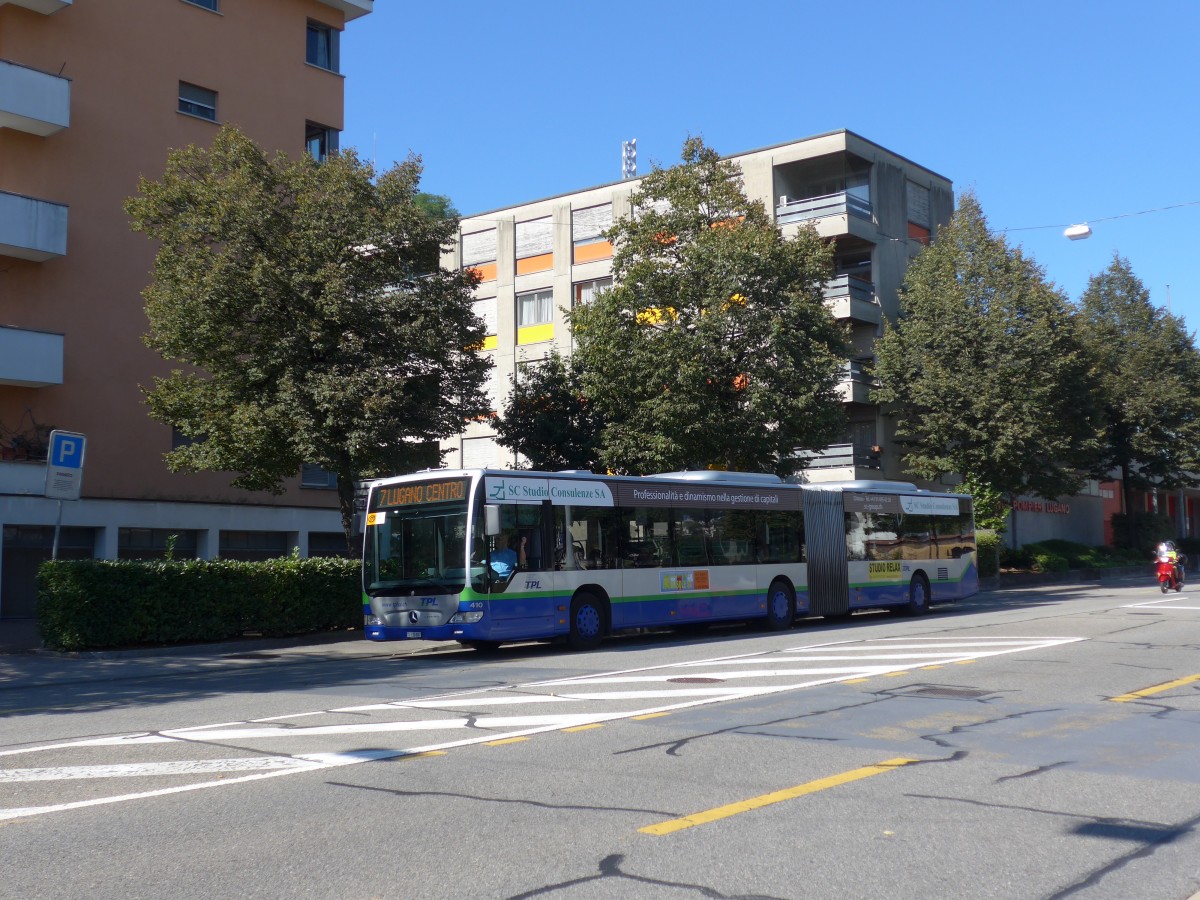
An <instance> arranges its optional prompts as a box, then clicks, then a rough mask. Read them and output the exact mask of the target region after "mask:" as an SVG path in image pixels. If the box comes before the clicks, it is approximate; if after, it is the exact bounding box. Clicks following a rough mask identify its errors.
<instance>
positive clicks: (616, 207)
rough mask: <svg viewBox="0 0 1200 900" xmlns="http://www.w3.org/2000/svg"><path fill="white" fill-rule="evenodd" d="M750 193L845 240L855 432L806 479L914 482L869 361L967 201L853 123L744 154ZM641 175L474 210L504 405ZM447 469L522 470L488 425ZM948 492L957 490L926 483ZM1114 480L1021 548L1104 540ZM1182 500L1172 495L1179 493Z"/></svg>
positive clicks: (1029, 529)
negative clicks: (927, 250)
mask: <svg viewBox="0 0 1200 900" xmlns="http://www.w3.org/2000/svg"><path fill="white" fill-rule="evenodd" d="M727 158H728V159H730V160H732V161H733V162H735V163H737V165H738V166H739V167H740V168H741V171H742V177H743V181H744V187H745V192H746V194H747V196H749V197H750V198H752V199H757V200H759V201H761V202H762V203H763V204H764V205H765V206H766V208H767V209H768V210H774V213H775V221H776V222H777V224H778V225H779V227H780V228H781V229H783V231H784V233H785V234H787V233H789V232H794V231H795V230H796V229H798V228H800V227H801V225H802V224H804V223H809V222H811V223H813V224H814V225H815V226H816V228H817V231H818V233H819V234H820V235H821V236H822V237H825V238H827V239H829V240H830V241H832V242H833V244H834V248H835V277H834V278H833V279H832V280H831V281H830V282H828V284H827V286H826V289H825V297H826V300H827V302H828V304H829V307H830V309H831V310H832V312H833V314H834V315H835V316H836V317H837V318H838V319H840V320H842V321H844V322H846V323H848V325H849V326H850V330H851V335H852V341H851V344H852V357H851V358H850V359H849V360H848V361H847V363H846V365H845V370H844V375H843V379H842V382H841V386H840V390H841V395H842V400H843V402H844V403H845V409H846V418H847V421H848V427H847V431H846V434H845V435H844V436H843V440H842V441H840V442H839V443H837V444H834V445H832V446H830V447H827V448H825V449H824V450H823V451H821V452H820V453H818V454H815V455H814V456H813V457H812V459H811V460H810V465H809V468H808V469H807V470H806V471H805V473H804V476H803V477H804V479H805V480H807V481H810V482H819V481H843V480H853V479H885V480H893V481H911V480H912V477H911V476H910V475H908V474H907V473H906V472H905V471H904V469H903V466H902V461H901V458H900V453H899V449H898V447H897V446H896V443H895V429H894V426H893V424H892V422H891V421H890V419H889V418H888V417H887V416H884V415H883V414H882V413H881V411H880V409H879V407H878V406H876V405H875V404H872V403H871V402H870V383H869V380H868V379H867V377H866V376H865V374H864V364H865V363H866V362H867V361H869V360H870V359H871V356H872V348H873V345H874V341H875V338H876V337H877V336H878V335H879V334H880V333H881V327H882V323H883V321H884V320H885V319H888V320H894V319H895V317H896V315H897V313H898V311H899V295H898V291H899V288H900V286H901V284H902V282H903V279H904V274H905V271H906V270H907V268H908V264H909V262H910V260H911V259H912V258H913V257H914V256H916V254H917V253H919V252H920V250H921V248H922V247H923V246H924V245H925V244H926V243H928V242H929V241H930V240H931V239H934V238H935V237H936V234H937V229H938V228H939V227H940V226H942V225H944V224H945V223H946V222H948V221H949V219H950V215H951V213H952V212H953V209H954V196H953V185H952V184H951V182H950V181H949V179H947V178H944V177H943V176H941V175H938V174H937V173H935V172H932V171H930V170H929V169H927V168H925V167H924V166H921V165H918V164H917V163H914V162H912V161H910V160H908V159H905V158H904V157H902V156H899V155H897V154H896V153H893V152H892V151H890V150H887V149H886V148H884V147H881V146H880V145H878V144H875V143H873V142H871V141H869V140H866V139H865V138H863V137H860V136H859V135H857V134H854V133H853V132H849V131H835V132H831V133H828V134H821V135H816V136H814V137H809V138H805V139H803V140H799V141H794V142H791V143H787V144H780V145H778V146H774V147H765V148H763V149H760V150H753V151H750V152H747V153H737V154H733V155H731V156H729V157H727ZM637 184H638V181H637V179H636V178H634V179H629V180H623V181H618V182H615V183H611V184H606V185H601V186H599V187H594V188H589V189H587V190H582V191H577V192H574V193H570V194H564V195H561V196H557V197H549V198H547V199H544V200H536V201H532V202H529V203H521V204H518V205H515V206H509V207H505V208H502V209H496V210H491V211H488V212H484V213H480V214H478V215H474V216H470V217H467V218H465V219H464V220H463V222H462V227H461V239H460V242H459V246H458V247H457V248H456V250H455V251H454V253H452V254H450V255H448V257H447V258H446V259H445V260H444V264H445V265H448V266H463V267H467V266H470V267H474V268H476V269H478V270H479V271H480V273H481V274H482V276H483V281H482V283H481V284H480V285H479V286H478V288H477V289H476V296H477V298H478V299H477V300H476V304H477V311H478V313H479V315H480V316H481V317H482V318H483V319H484V321H486V322H487V323H488V325H489V332H490V336H489V337H488V339H487V342H486V343H485V348H486V349H488V350H489V351H490V352H492V353H493V354H494V359H495V363H496V366H495V369H494V370H493V381H492V384H491V386H490V390H491V396H492V399H493V405H494V407H495V408H499V406H500V405H501V404H502V403H503V400H504V398H505V396H506V395H507V393H508V390H509V386H510V384H511V381H510V379H511V378H512V376H513V373H514V372H517V373H518V378H519V377H520V375H519V370H520V368H521V366H522V365H523V364H526V363H536V361H537V360H540V359H543V358H544V357H545V356H546V355H547V354H548V353H549V352H550V350H551V349H552V348H554V349H557V350H558V351H559V352H560V353H563V354H569V353H570V350H571V334H570V331H569V329H568V327H567V323H566V321H565V317H564V315H563V312H562V309H563V308H564V307H569V306H571V305H572V304H575V303H585V302H587V300H588V298H589V297H590V296H591V295H592V294H593V293H594V292H595V291H596V290H600V289H603V288H605V287H607V286H609V285H611V284H612V277H611V272H612V253H613V248H612V246H611V245H610V244H609V243H608V242H607V241H604V240H603V239H602V238H601V237H600V232H602V231H603V230H604V229H606V228H607V227H608V226H609V225H610V224H611V223H612V221H613V219H614V217H620V216H624V215H627V214H628V212H629V195H630V194H631V193H632V192H633V190H634V189H636V187H637ZM443 449H444V450H446V451H447V456H446V464H447V465H448V466H459V465H462V466H464V467H473V466H511V465H513V464H515V463H516V462H517V460H516V459H515V458H514V456H513V454H512V453H511V452H510V451H507V450H505V449H504V448H502V447H500V446H498V445H497V444H496V443H495V436H494V432H493V431H492V429H491V427H490V426H489V425H488V424H487V422H477V423H472V424H470V425H469V426H468V428H467V429H466V430H465V431H464V432H463V433H462V435H460V436H459V437H458V438H455V439H452V440H450V441H446V442H444V444H443ZM922 486H924V487H929V488H933V489H935V490H936V489H938V488H939V487H940V488H941V489H946V487H947V486H944V485H943V486H940V485H930V484H924V485H922ZM1113 496H1114V491H1113V486H1112V485H1103V486H1102V485H1099V484H1098V483H1096V482H1092V483H1090V484H1089V485H1088V487H1087V488H1086V490H1085V491H1084V492H1083V493H1081V494H1080V495H1077V496H1075V497H1070V498H1063V499H1061V500H1060V501H1058V502H1046V501H1043V500H1041V499H1039V498H1022V499H1021V500H1020V501H1019V502H1018V503H1017V506H1016V508H1015V509H1014V511H1013V516H1014V517H1015V519H1016V525H1017V530H1019V532H1020V534H1021V536H1022V537H1021V540H1022V543H1028V542H1033V541H1040V540H1045V539H1047V538H1051V537H1065V538H1069V539H1072V540H1078V541H1082V542H1084V543H1087V544H1093V545H1094V544H1101V543H1104V542H1105V540H1106V537H1111V535H1106V532H1105V528H1106V522H1107V521H1108V520H1109V519H1110V518H1111V511H1106V506H1105V504H1109V505H1111V502H1112V497H1113ZM1167 502H1173V501H1167Z"/></svg>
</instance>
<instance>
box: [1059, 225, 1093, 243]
mask: <svg viewBox="0 0 1200 900" xmlns="http://www.w3.org/2000/svg"><path fill="white" fill-rule="evenodd" d="M1063 236H1064V237H1066V238H1068V239H1069V240H1072V241H1082V240H1083V239H1084V238H1089V237H1091V236H1092V228H1091V226H1090V225H1088V224H1087V223H1086V222H1085V223H1084V224H1082V225H1072V226H1070V227H1069V228H1067V230H1066V231H1064V232H1063Z"/></svg>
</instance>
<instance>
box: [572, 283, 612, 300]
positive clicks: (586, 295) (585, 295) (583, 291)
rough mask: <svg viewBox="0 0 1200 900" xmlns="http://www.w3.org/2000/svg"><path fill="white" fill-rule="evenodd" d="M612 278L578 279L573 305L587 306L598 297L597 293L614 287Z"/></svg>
mask: <svg viewBox="0 0 1200 900" xmlns="http://www.w3.org/2000/svg"><path fill="white" fill-rule="evenodd" d="M612 283H613V282H612V279H611V278H593V279H592V280H591V281H577V282H576V283H575V296H574V298H573V305H575V306H586V305H587V304H589V303H591V302H592V301H593V300H595V299H596V295H597V294H599V293H600V292H601V291H607V290H611V289H612Z"/></svg>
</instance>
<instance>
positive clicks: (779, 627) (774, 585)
mask: <svg viewBox="0 0 1200 900" xmlns="http://www.w3.org/2000/svg"><path fill="white" fill-rule="evenodd" d="M795 621H796V594H795V592H794V591H793V590H792V586H791V585H790V584H788V583H787V582H786V581H784V580H783V579H782V578H776V579H775V580H774V581H772V582H771V586H770V587H769V588H767V617H766V619H764V620H763V625H764V626H765V627H766V629H767V631H784V630H786V629H788V628H791V627H792V624H793V623H794V622H795Z"/></svg>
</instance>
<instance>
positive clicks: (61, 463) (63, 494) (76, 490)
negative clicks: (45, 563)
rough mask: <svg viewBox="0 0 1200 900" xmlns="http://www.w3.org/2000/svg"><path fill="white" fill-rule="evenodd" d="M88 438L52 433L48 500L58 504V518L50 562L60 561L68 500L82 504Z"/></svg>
mask: <svg viewBox="0 0 1200 900" xmlns="http://www.w3.org/2000/svg"><path fill="white" fill-rule="evenodd" d="M86 449H87V438H86V437H85V436H84V435H82V434H76V433H75V432H73V431H59V430H57V429H55V430H54V431H51V432H50V449H49V453H48V454H47V459H46V492H45V493H46V499H47V500H57V501H58V518H57V519H56V520H55V522H54V545H53V547H52V548H51V550H50V558H51V559H58V538H59V535H60V533H61V532H62V511H63V501H64V500H78V499H79V495H80V487H81V485H82V482H83V456H84V452H85V450H86Z"/></svg>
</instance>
